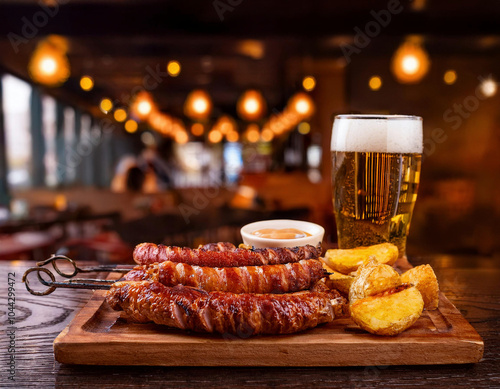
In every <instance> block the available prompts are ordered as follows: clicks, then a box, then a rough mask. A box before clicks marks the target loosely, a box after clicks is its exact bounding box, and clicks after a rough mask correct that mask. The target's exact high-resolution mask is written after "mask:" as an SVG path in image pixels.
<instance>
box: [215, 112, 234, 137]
mask: <svg viewBox="0 0 500 389" xmlns="http://www.w3.org/2000/svg"><path fill="white" fill-rule="evenodd" d="M214 129H217V130H219V131H220V132H221V133H222V134H223V135H226V134H228V133H230V132H232V131H236V130H237V127H236V122H235V121H234V119H233V118H232V117H230V116H227V115H224V116H221V117H220V118H219V120H217V122H216V123H215V124H214Z"/></svg>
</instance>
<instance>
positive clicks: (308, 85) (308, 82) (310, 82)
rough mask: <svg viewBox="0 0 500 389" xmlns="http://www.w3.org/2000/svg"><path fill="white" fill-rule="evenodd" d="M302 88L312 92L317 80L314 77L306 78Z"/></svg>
mask: <svg viewBox="0 0 500 389" xmlns="http://www.w3.org/2000/svg"><path fill="white" fill-rule="evenodd" d="M302 86H303V88H304V89H305V90H306V91H308V92H310V91H312V90H313V89H314V88H315V87H316V79H315V78H314V77H313V76H307V77H304V79H303V80H302Z"/></svg>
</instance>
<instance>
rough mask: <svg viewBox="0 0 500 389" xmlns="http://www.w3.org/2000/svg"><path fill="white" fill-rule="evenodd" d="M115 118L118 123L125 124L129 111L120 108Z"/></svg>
mask: <svg viewBox="0 0 500 389" xmlns="http://www.w3.org/2000/svg"><path fill="white" fill-rule="evenodd" d="M113 116H114V118H115V120H116V121H117V122H124V121H125V120H126V119H127V111H125V110H124V109H123V108H118V109H117V110H116V111H115V113H114V114H113Z"/></svg>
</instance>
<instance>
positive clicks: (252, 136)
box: [246, 124, 260, 143]
mask: <svg viewBox="0 0 500 389" xmlns="http://www.w3.org/2000/svg"><path fill="white" fill-rule="evenodd" d="M246 138H247V140H248V141H249V142H250V143H256V142H258V141H259V139H260V133H259V126H258V125H257V124H250V125H249V126H248V127H247V131H246Z"/></svg>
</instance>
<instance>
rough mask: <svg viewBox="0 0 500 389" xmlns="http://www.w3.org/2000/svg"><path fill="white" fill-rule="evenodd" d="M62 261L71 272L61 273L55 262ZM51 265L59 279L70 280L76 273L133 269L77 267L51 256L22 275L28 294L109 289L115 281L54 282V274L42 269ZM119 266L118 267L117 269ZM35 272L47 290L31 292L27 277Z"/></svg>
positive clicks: (127, 270)
mask: <svg viewBox="0 0 500 389" xmlns="http://www.w3.org/2000/svg"><path fill="white" fill-rule="evenodd" d="M58 260H62V261H66V262H69V263H70V264H71V265H72V266H73V270H72V272H64V271H62V270H61V269H60V268H59V267H58V265H57V261H58ZM49 263H50V264H52V267H53V268H54V270H55V271H56V272H57V274H59V275H60V276H61V277H65V278H72V277H74V276H76V275H77V274H78V273H92V272H117V273H128V272H129V271H130V270H132V269H133V267H134V266H133V265H130V266H128V267H127V266H126V265H125V266H123V265H121V266H120V265H104V266H89V267H78V266H77V264H76V262H75V261H74V260H73V259H71V258H69V257H67V256H65V255H52V256H51V257H50V258H47V259H46V260H44V261H40V262H37V264H36V267H31V268H29V269H28V270H26V272H25V273H24V275H23V282H24V283H25V285H26V289H27V290H28V292H30V293H31V294H33V295H35V296H46V295H48V294H50V293H52V292H53V291H54V290H56V289H57V288H71V289H109V288H110V287H111V284H113V283H115V282H116V280H103V279H90V278H73V279H71V280H65V281H56V277H55V276H54V274H53V273H52V272H51V271H50V270H49V269H47V268H45V267H43V266H45V265H47V264H49ZM119 266H120V267H119ZM33 272H36V273H37V277H38V280H39V281H40V283H42V285H45V286H47V287H48V288H47V289H46V290H45V291H43V292H37V291H35V290H33V289H32V288H31V286H30V283H29V278H28V275H29V274H30V273H33ZM43 273H45V274H47V275H48V276H49V277H50V280H47V279H45V278H44V277H43V276H42V274H43Z"/></svg>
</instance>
